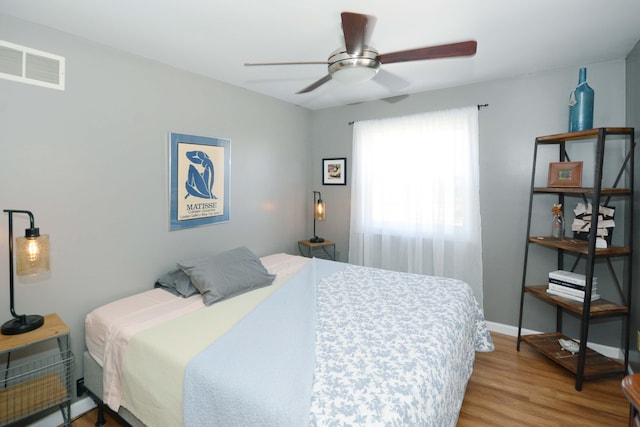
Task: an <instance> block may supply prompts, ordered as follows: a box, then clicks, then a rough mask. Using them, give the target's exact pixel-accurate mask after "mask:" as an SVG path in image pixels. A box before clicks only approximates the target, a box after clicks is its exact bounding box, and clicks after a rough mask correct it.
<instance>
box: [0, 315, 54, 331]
mask: <svg viewBox="0 0 640 427" xmlns="http://www.w3.org/2000/svg"><path fill="white" fill-rule="evenodd" d="M42 325H44V317H42V316H40V315H37V314H29V315H22V316H19V317H16V318H15V319H11V320H9V321H8V322H5V323H4V324H3V325H2V335H18V334H24V333H25V332H29V331H33V330H34V329H38V328H39V327H40V326H42Z"/></svg>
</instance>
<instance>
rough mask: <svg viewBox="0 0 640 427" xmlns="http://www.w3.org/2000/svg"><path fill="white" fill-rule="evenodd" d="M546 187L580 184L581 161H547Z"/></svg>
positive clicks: (578, 185) (575, 185) (576, 185)
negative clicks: (547, 175)
mask: <svg viewBox="0 0 640 427" xmlns="http://www.w3.org/2000/svg"><path fill="white" fill-rule="evenodd" d="M547 186H548V187H580V186H582V162H551V163H549V178H548V180H547Z"/></svg>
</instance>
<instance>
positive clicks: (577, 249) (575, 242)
mask: <svg viewBox="0 0 640 427" xmlns="http://www.w3.org/2000/svg"><path fill="white" fill-rule="evenodd" d="M529 242H531V243H536V244H538V245H542V246H546V247H549V248H555V249H563V250H565V251H569V252H574V253H578V254H583V255H588V254H589V244H588V242H587V241H586V240H580V239H572V238H569V237H565V238H562V239H561V238H558V237H551V236H532V237H529ZM630 253H631V250H630V249H629V248H627V247H624V246H611V247H608V248H605V249H596V256H619V255H628V254H630Z"/></svg>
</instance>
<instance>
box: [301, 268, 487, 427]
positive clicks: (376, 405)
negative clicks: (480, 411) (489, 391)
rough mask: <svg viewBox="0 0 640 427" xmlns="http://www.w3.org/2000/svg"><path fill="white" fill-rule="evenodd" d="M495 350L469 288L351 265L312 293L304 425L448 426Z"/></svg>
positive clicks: (323, 280) (436, 278)
mask: <svg viewBox="0 0 640 427" xmlns="http://www.w3.org/2000/svg"><path fill="white" fill-rule="evenodd" d="M492 350H493V343H492V341H491V337H490V335H489V333H488V331H487V329H486V323H485V320H484V317H483V315H482V312H481V311H480V308H479V306H478V303H477V302H476V300H475V298H474V297H473V293H472V291H471V289H470V287H469V286H468V285H467V284H466V283H464V282H461V281H459V280H454V279H446V278H440V277H431V276H422V275H416V274H408V273H397V272H391V271H387V270H378V269H372V268H367V267H358V266H349V267H347V268H346V269H344V270H343V271H340V272H337V273H334V274H332V275H331V276H329V277H327V278H324V279H322V280H320V281H319V283H318V285H317V327H316V368H315V371H314V382H313V390H312V401H311V415H310V424H311V425H318V426H358V425H359V426H383V425H384V426H392V425H393V426H438V427H441V426H455V425H456V421H457V419H458V413H459V411H460V407H461V405H462V400H463V397H464V392H465V389H466V384H467V381H468V379H469V377H470V376H471V372H472V368H473V361H474V358H475V351H492Z"/></svg>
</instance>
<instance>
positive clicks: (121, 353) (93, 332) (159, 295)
mask: <svg viewBox="0 0 640 427" xmlns="http://www.w3.org/2000/svg"><path fill="white" fill-rule="evenodd" d="M260 261H261V262H262V264H263V265H264V266H265V268H266V269H267V270H268V271H269V272H270V273H271V274H276V275H277V277H276V279H275V280H274V283H273V284H272V285H271V286H269V287H268V288H265V289H262V290H258V291H257V292H250V293H247V294H244V295H241V296H240V297H237V298H233V299H231V300H228V301H225V302H223V303H219V304H217V307H216V310H217V311H220V312H221V313H224V312H228V311H231V312H234V313H236V314H237V315H236V316H221V318H220V319H218V321H217V322H216V323H215V331H216V333H217V334H220V335H221V334H223V333H224V332H226V331H227V330H229V329H230V328H231V327H232V326H233V324H235V322H237V321H238V320H239V318H241V317H242V316H243V315H244V314H246V313H247V312H249V311H250V310H251V309H252V308H253V307H255V306H256V305H258V304H259V303H260V302H261V301H262V300H263V299H265V298H266V297H267V296H268V295H270V294H271V293H272V292H273V291H275V290H276V289H278V288H279V287H280V286H281V285H282V284H283V283H284V282H286V280H287V279H288V278H289V277H291V276H292V275H293V274H295V272H296V271H298V270H299V269H300V268H302V267H303V266H304V265H305V264H306V263H307V262H309V259H308V258H304V257H300V256H293V255H288V254H284V253H279V254H273V255H268V256H265V257H262V258H261V259H260ZM203 308H205V305H204V304H203V302H202V297H201V296H200V295H199V294H196V295H193V296H191V297H189V298H182V297H178V296H175V295H173V294H171V293H169V292H167V291H165V290H163V289H151V290H148V291H144V292H141V293H138V294H135V295H132V296H129V297H126V298H122V299H119V300H117V301H114V302H112V303H109V304H105V305H103V306H101V307H98V308H96V309H95V310H93V311H91V312H90V313H89V314H88V315H87V316H86V318H85V342H86V346H87V351H88V352H89V354H90V355H91V357H92V358H93V359H94V360H95V361H96V362H97V363H98V364H99V365H100V366H101V367H102V368H103V379H102V382H103V384H102V388H103V389H102V390H101V393H100V396H101V398H102V400H103V401H104V402H105V403H106V404H107V405H108V406H109V407H110V408H111V409H113V410H114V411H118V409H119V406H120V400H121V394H122V391H121V381H120V379H121V375H122V364H123V362H124V357H125V354H126V349H127V348H128V346H129V341H130V340H131V338H132V337H133V336H135V335H136V334H139V333H141V332H142V331H145V330H148V329H150V328H153V327H155V326H158V325H161V324H163V323H165V322H168V321H170V320H172V319H176V318H178V317H181V316H184V315H186V314H189V313H193V312H195V311H198V310H201V309H203Z"/></svg>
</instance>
